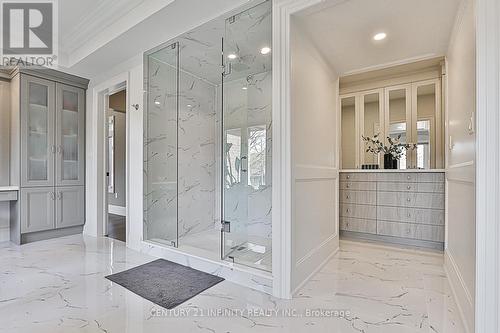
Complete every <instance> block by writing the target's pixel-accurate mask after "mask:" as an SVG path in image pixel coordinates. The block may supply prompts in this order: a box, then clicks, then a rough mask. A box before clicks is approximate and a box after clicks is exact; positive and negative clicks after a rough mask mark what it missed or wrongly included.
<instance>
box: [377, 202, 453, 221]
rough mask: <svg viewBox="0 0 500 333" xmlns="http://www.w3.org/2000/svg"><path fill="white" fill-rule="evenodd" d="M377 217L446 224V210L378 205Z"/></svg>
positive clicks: (385, 219) (388, 219)
mask: <svg viewBox="0 0 500 333" xmlns="http://www.w3.org/2000/svg"><path fill="white" fill-rule="evenodd" d="M377 219H378V220H382V221H390V222H405V223H417V224H432V225H444V210H438V209H421V208H404V207H388V206H378V207H377Z"/></svg>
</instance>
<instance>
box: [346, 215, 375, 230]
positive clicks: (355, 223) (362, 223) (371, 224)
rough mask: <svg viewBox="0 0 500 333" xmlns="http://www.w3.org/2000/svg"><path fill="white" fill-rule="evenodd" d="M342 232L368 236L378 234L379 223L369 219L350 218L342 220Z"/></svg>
mask: <svg viewBox="0 0 500 333" xmlns="http://www.w3.org/2000/svg"><path fill="white" fill-rule="evenodd" d="M340 230H344V231H354V232H364V233H368V234H376V233H377V221H376V220H369V219H356V218H350V217H341V218H340Z"/></svg>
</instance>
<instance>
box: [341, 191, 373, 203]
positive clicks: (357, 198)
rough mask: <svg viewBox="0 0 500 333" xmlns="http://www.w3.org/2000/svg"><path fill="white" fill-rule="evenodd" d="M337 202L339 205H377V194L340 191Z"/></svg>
mask: <svg viewBox="0 0 500 333" xmlns="http://www.w3.org/2000/svg"><path fill="white" fill-rule="evenodd" d="M339 200H340V202H341V203H353V204H363V205H375V204H377V192H375V191H349V190H341V191H340V198H339Z"/></svg>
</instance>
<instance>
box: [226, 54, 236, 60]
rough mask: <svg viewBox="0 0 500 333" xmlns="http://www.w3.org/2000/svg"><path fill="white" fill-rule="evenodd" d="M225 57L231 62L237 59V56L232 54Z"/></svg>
mask: <svg viewBox="0 0 500 333" xmlns="http://www.w3.org/2000/svg"><path fill="white" fill-rule="evenodd" d="M227 57H228V58H229V59H231V60H233V59H236V58H238V56H237V55H236V54H234V53H231V54H229V55H228V56H227Z"/></svg>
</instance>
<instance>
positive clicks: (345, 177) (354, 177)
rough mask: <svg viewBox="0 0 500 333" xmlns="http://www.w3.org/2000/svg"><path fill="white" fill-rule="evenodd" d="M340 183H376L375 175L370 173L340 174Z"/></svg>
mask: <svg viewBox="0 0 500 333" xmlns="http://www.w3.org/2000/svg"><path fill="white" fill-rule="evenodd" d="M340 181H365V182H374V181H377V174H376V173H372V172H341V173H340Z"/></svg>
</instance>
